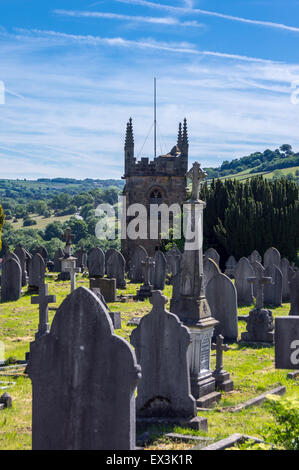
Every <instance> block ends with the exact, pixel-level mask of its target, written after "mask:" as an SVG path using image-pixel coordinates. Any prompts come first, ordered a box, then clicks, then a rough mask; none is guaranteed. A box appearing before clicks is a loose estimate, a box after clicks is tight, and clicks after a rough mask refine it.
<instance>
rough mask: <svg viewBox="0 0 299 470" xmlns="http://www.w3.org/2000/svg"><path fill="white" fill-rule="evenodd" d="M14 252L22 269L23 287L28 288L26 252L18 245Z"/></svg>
mask: <svg viewBox="0 0 299 470" xmlns="http://www.w3.org/2000/svg"><path fill="white" fill-rule="evenodd" d="M14 252H15V254H16V255H17V257H18V258H19V261H20V266H21V269H22V286H26V284H27V280H28V275H27V267H26V259H27V256H26V251H25V250H24V248H23V247H22V246H21V245H18V246H16V248H15V251H14Z"/></svg>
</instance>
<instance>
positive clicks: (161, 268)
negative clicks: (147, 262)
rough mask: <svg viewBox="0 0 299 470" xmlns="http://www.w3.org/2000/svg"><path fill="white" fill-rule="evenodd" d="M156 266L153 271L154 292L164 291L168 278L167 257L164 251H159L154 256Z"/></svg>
mask: <svg viewBox="0 0 299 470" xmlns="http://www.w3.org/2000/svg"><path fill="white" fill-rule="evenodd" d="M154 262H155V266H154V269H153V271H152V280H151V282H152V284H153V288H154V290H164V287H165V278H166V265H167V261H166V257H165V255H164V254H163V253H162V251H160V250H157V251H156V252H155V255H154Z"/></svg>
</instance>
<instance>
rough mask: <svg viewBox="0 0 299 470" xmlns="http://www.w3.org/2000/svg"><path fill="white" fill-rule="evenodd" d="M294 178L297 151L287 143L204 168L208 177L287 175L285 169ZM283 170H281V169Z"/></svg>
mask: <svg viewBox="0 0 299 470" xmlns="http://www.w3.org/2000/svg"><path fill="white" fill-rule="evenodd" d="M288 168H289V169H290V172H289V173H290V174H292V175H293V177H294V178H295V179H299V153H295V152H293V149H292V146H291V145H289V144H284V145H282V146H281V147H280V148H279V149H276V150H270V149H267V150H265V151H264V152H263V153H261V152H255V153H252V154H251V155H248V156H246V157H242V158H235V159H234V160H232V161H231V162H229V161H227V160H226V161H224V162H223V163H222V165H221V166H219V167H218V168H205V170H206V172H207V173H208V178H209V179H211V178H227V177H230V178H233V177H238V179H248V178H250V177H251V176H255V175H256V174H264V175H265V176H268V174H269V176H270V174H271V177H275V176H282V175H287V174H288V172H287V171H286V169H288ZM281 170H283V171H281Z"/></svg>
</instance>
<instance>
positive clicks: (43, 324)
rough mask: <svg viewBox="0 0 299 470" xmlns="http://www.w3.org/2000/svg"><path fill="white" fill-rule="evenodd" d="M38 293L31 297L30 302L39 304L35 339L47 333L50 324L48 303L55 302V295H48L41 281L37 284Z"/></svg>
mask: <svg viewBox="0 0 299 470" xmlns="http://www.w3.org/2000/svg"><path fill="white" fill-rule="evenodd" d="M38 293H39V295H38V296H33V297H31V303H32V304H35V305H36V304H38V305H39V325H38V332H37V333H36V335H35V339H37V338H40V337H41V336H43V335H46V334H48V333H49V331H50V326H49V308H48V304H51V303H55V302H56V295H48V286H47V284H44V283H43V282H42V283H41V284H40V286H39V290H38Z"/></svg>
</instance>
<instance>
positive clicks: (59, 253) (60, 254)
mask: <svg viewBox="0 0 299 470" xmlns="http://www.w3.org/2000/svg"><path fill="white" fill-rule="evenodd" d="M63 257H64V251H63V249H62V248H58V250H57V251H56V253H55V256H54V272H55V273H61V258H63Z"/></svg>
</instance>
